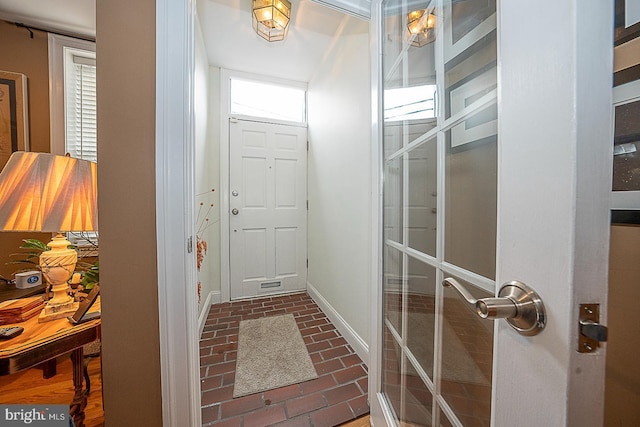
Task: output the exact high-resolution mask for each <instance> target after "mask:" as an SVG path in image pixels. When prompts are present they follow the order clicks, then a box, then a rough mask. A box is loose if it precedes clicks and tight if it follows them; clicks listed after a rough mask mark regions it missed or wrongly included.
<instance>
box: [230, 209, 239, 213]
mask: <svg viewBox="0 0 640 427" xmlns="http://www.w3.org/2000/svg"><path fill="white" fill-rule="evenodd" d="M238 212H239V211H238V209H236V208H233V209H231V213H232V214H234V215H238Z"/></svg>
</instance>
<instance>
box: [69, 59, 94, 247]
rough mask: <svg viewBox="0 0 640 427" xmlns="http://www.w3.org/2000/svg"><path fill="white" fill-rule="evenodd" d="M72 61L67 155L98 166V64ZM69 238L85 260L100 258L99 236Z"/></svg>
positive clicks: (70, 65)
mask: <svg viewBox="0 0 640 427" xmlns="http://www.w3.org/2000/svg"><path fill="white" fill-rule="evenodd" d="M68 58H69V57H68ZM70 59H71V60H69V59H67V61H66V65H65V76H64V81H65V82H64V83H65V151H66V152H67V153H69V155H70V156H71V157H76V158H79V159H84V160H90V161H92V162H97V161H98V134H97V130H98V129H97V98H96V60H95V59H94V58H90V57H87V56H81V55H76V54H72V55H71V57H70ZM67 238H68V239H69V241H70V242H71V243H73V244H74V245H77V246H79V247H81V248H82V250H83V251H85V252H86V253H85V256H97V251H96V246H97V244H98V233H96V232H84V233H69V234H68V237H67ZM87 244H89V245H88V246H87ZM87 251H88V252H87Z"/></svg>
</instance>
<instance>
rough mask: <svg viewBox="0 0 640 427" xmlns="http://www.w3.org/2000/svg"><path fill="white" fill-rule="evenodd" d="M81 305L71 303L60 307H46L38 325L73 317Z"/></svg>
mask: <svg viewBox="0 0 640 427" xmlns="http://www.w3.org/2000/svg"><path fill="white" fill-rule="evenodd" d="M78 305H79V303H77V302H73V300H71V302H69V303H66V304H60V305H46V306H45V307H44V308H43V309H42V311H41V312H40V315H39V316H38V323H44V322H50V321H52V320H57V319H62V318H66V317H69V316H72V315H73V313H75V312H76V311H77V310H78Z"/></svg>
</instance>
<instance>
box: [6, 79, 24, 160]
mask: <svg viewBox="0 0 640 427" xmlns="http://www.w3.org/2000/svg"><path fill="white" fill-rule="evenodd" d="M28 147H29V126H28V116H27V76H25V75H24V74H20V73H11V72H8V71H0V168H2V167H4V165H5V164H6V163H7V160H9V157H10V156H11V153H13V152H14V151H26V150H27V149H28Z"/></svg>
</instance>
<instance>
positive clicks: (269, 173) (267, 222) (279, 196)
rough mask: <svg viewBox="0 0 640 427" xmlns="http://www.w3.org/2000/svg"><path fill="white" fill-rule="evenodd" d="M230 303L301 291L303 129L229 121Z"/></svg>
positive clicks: (303, 263)
mask: <svg viewBox="0 0 640 427" xmlns="http://www.w3.org/2000/svg"><path fill="white" fill-rule="evenodd" d="M229 129H230V150H229V157H230V159H229V165H230V181H229V182H230V189H229V190H230V191H229V193H230V203H229V207H230V210H231V212H230V221H229V225H230V230H229V234H230V255H231V256H230V262H229V264H230V278H231V298H246V297H252V296H258V295H265V294H270V293H278V292H288V291H295V290H301V289H305V288H306V280H307V275H306V259H307V251H306V248H307V245H306V234H307V233H306V213H307V211H306V200H307V196H306V193H307V184H306V173H307V172H306V164H307V152H306V145H307V138H306V128H303V127H295V126H284V125H274V124H268V123H259V122H249V121H241V120H235V119H232V120H230V123H229Z"/></svg>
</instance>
